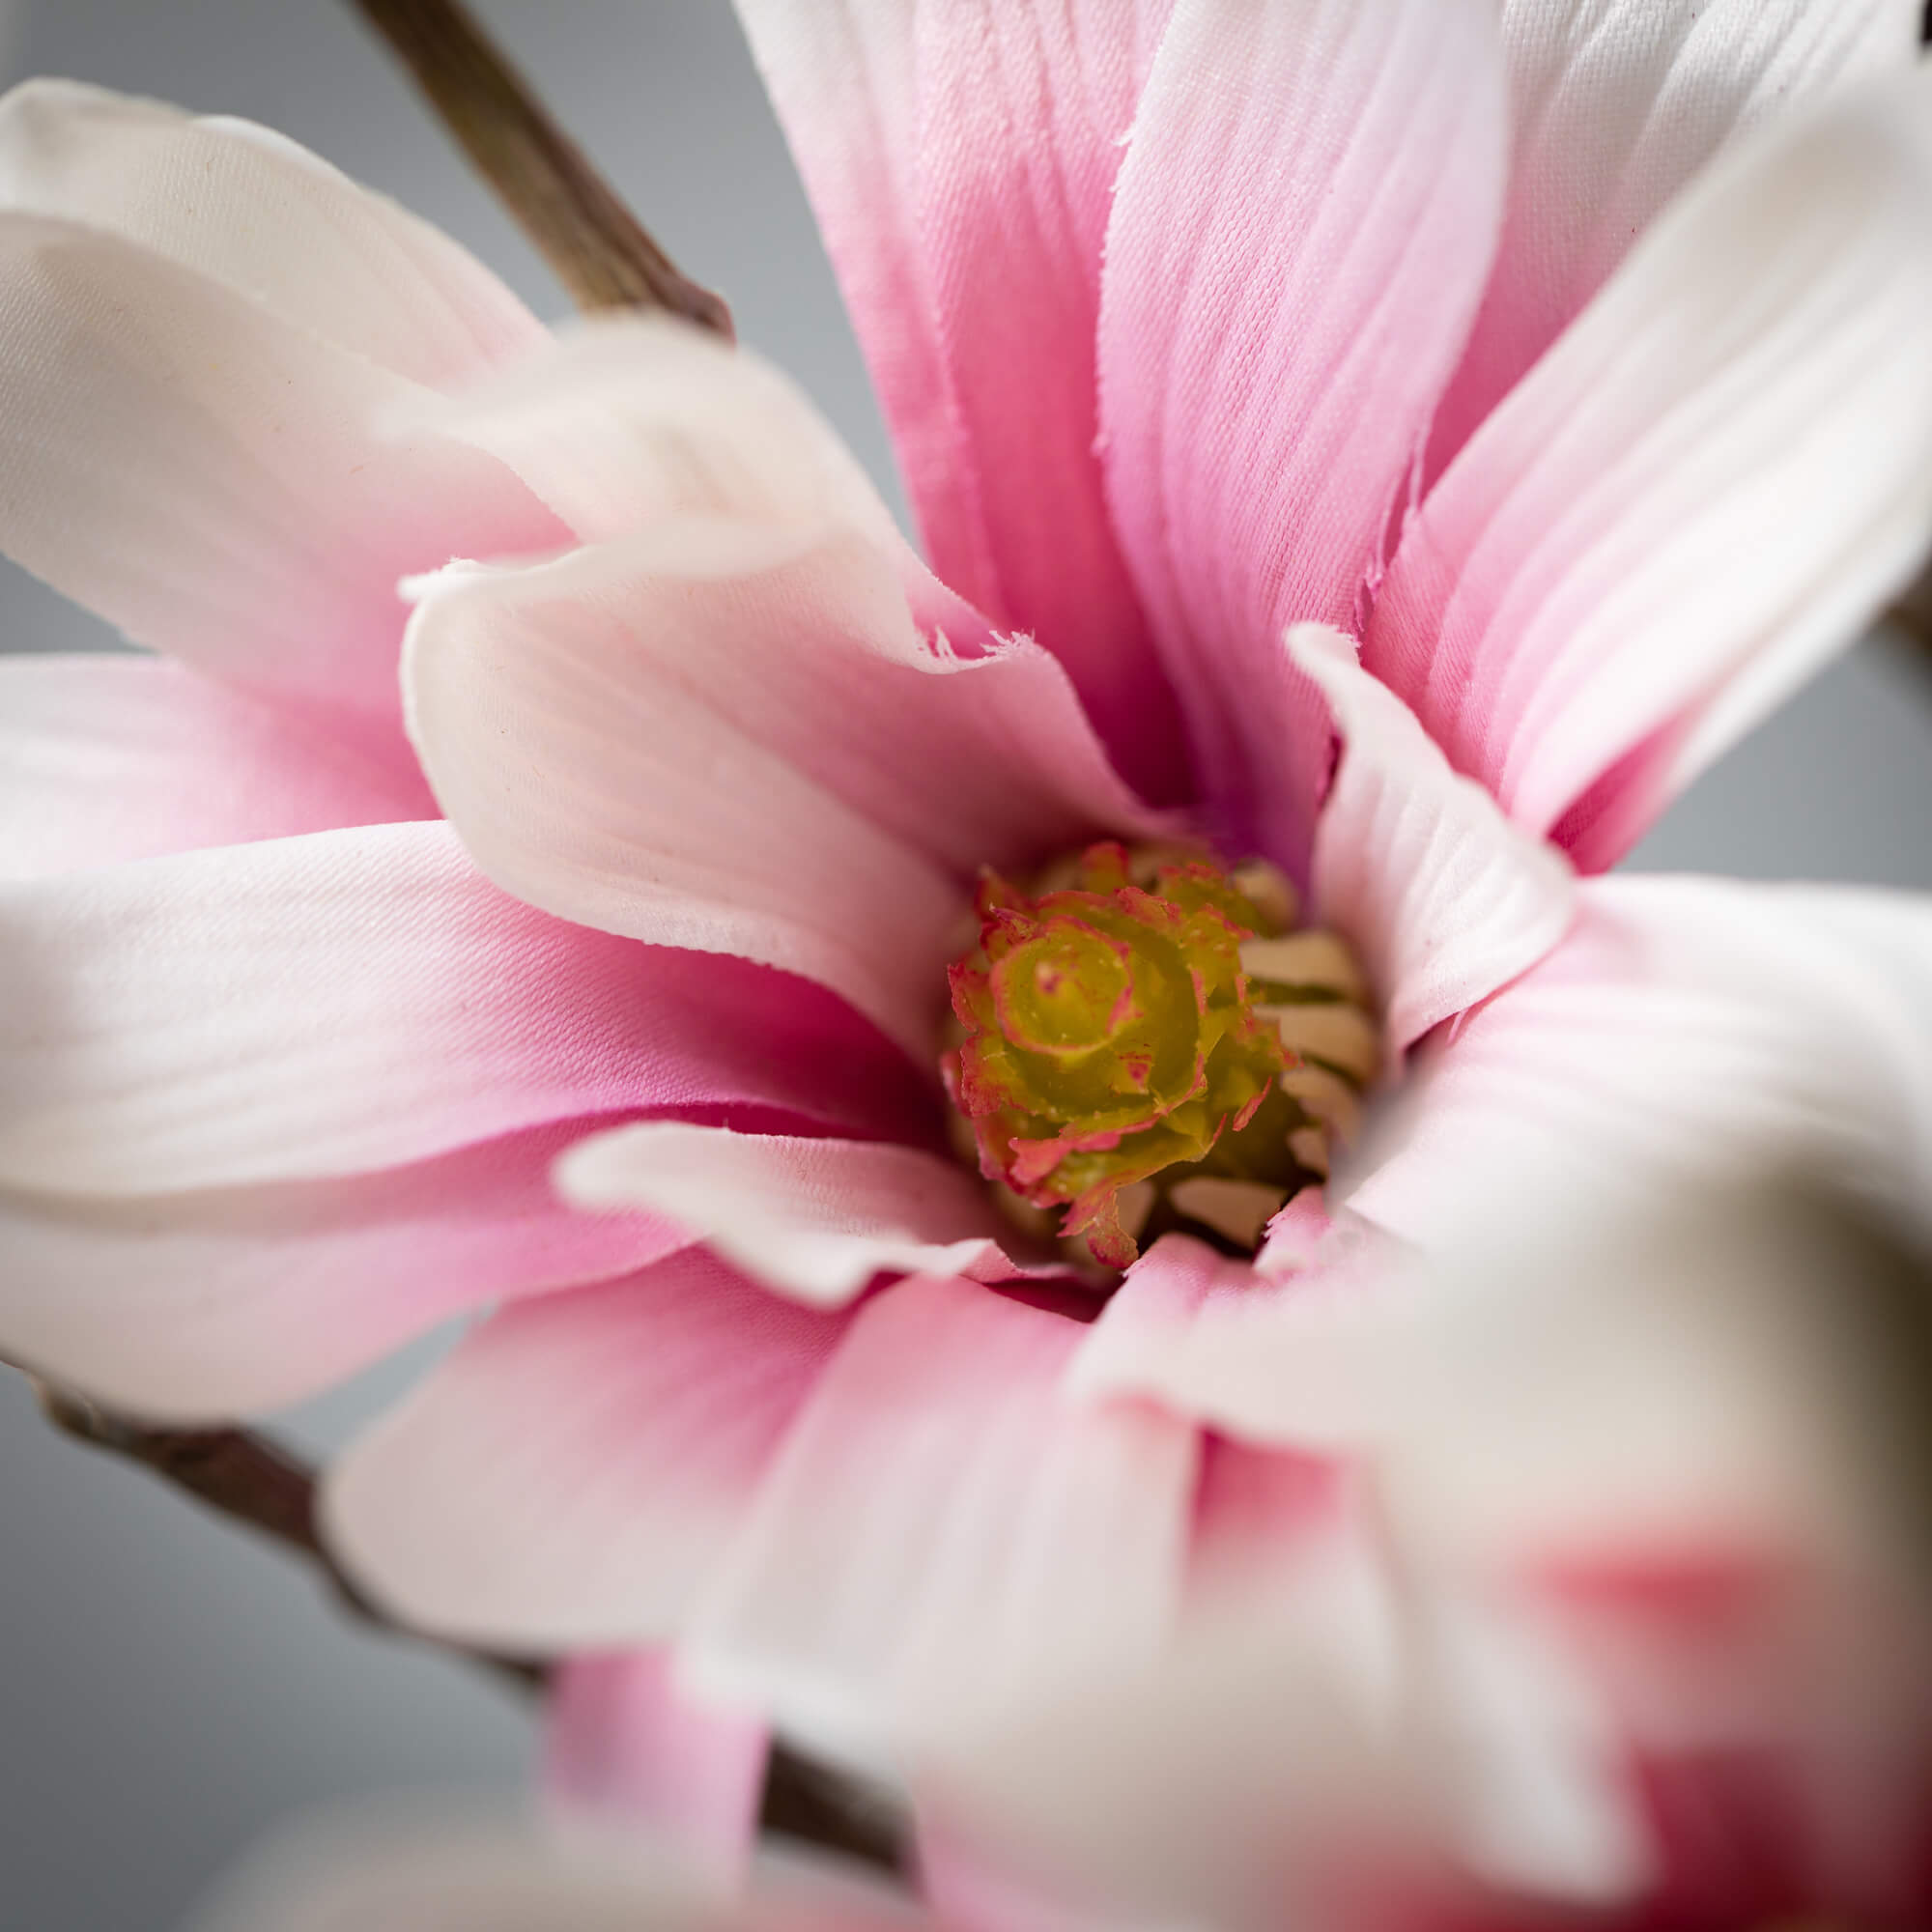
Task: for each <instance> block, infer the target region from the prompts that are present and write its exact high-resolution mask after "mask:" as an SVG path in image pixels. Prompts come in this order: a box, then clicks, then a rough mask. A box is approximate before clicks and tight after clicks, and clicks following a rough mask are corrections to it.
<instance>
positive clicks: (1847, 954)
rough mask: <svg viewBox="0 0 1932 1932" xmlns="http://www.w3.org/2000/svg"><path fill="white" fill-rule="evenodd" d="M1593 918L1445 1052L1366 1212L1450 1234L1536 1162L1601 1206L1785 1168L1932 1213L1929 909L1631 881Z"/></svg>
mask: <svg viewBox="0 0 1932 1932" xmlns="http://www.w3.org/2000/svg"><path fill="white" fill-rule="evenodd" d="M1578 908H1579V917H1578V921H1577V927H1576V929H1575V931H1574V932H1573V934H1572V936H1571V938H1570V940H1569V941H1568V943H1566V944H1565V945H1564V946H1563V947H1561V948H1560V949H1559V950H1558V951H1557V952H1554V953H1552V954H1551V955H1550V956H1549V957H1548V959H1546V960H1545V961H1544V962H1543V964H1542V965H1541V966H1539V967H1538V968H1537V969H1536V970H1535V971H1534V972H1532V973H1530V974H1528V975H1526V976H1525V977H1524V978H1523V979H1522V980H1519V981H1518V982H1517V983H1516V984H1515V985H1514V986H1512V987H1510V988H1508V989H1507V990H1505V991H1504V992H1502V993H1500V994H1498V995H1497V996H1496V997H1495V998H1494V999H1493V1000H1492V1001H1491V1002H1490V1003H1489V1004H1488V1005H1487V1006H1485V1007H1483V1008H1482V1009H1479V1010H1478V1011H1476V1012H1474V1013H1472V1014H1470V1015H1468V1016H1467V1017H1466V1018H1465V1019H1464V1020H1463V1023H1462V1025H1461V1026H1460V1027H1459V1028H1458V1029H1457V1030H1456V1032H1455V1035H1454V1037H1453V1038H1452V1039H1450V1040H1449V1041H1448V1042H1446V1043H1445V1044H1444V1045H1443V1046H1442V1047H1441V1048H1440V1049H1439V1054H1438V1056H1437V1057H1436V1059H1435V1065H1434V1066H1433V1067H1432V1068H1431V1069H1430V1070H1428V1071H1427V1072H1426V1073H1425V1075H1424V1077H1423V1078H1422V1080H1421V1082H1420V1083H1419V1086H1418V1091H1417V1093H1416V1094H1415V1095H1414V1097H1413V1099H1412V1101H1411V1102H1410V1106H1409V1110H1408V1120H1407V1122H1406V1126H1407V1131H1406V1135H1405V1136H1404V1137H1403V1138H1402V1139H1401V1140H1400V1141H1399V1143H1398V1144H1397V1145H1396V1146H1395V1147H1393V1148H1391V1149H1390V1150H1389V1151H1388V1154H1387V1157H1386V1158H1385V1159H1383V1160H1382V1161H1381V1162H1380V1164H1379V1165H1377V1166H1375V1167H1372V1168H1371V1169H1370V1170H1369V1171H1368V1172H1366V1173H1365V1174H1364V1175H1363V1176H1362V1178H1361V1180H1360V1184H1359V1186H1358V1187H1357V1188H1356V1189H1355V1191H1354V1192H1353V1194H1352V1195H1351V1196H1350V1208H1352V1209H1353V1210H1354V1211H1355V1212H1357V1213H1359V1214H1361V1215H1363V1216H1365V1217H1367V1218H1368V1219H1370V1220H1372V1221H1374V1222H1376V1223H1378V1225H1380V1226H1382V1227H1385V1228H1386V1229H1388V1230H1389V1231H1390V1232H1391V1233H1393V1234H1396V1235H1398V1236H1405V1237H1422V1238H1427V1239H1431V1240H1435V1241H1445V1240H1448V1239H1450V1238H1452V1237H1453V1236H1454V1235H1455V1234H1456V1231H1457V1230H1458V1229H1459V1228H1461V1227H1463V1225H1464V1222H1465V1220H1466V1215H1467V1212H1469V1211H1473V1209H1472V1208H1471V1209H1467V1210H1465V1209H1464V1208H1462V1207H1460V1206H1459V1204H1460V1203H1471V1204H1473V1203H1474V1202H1476V1201H1477V1200H1478V1199H1479V1198H1480V1197H1481V1196H1482V1192H1483V1190H1482V1187H1481V1180H1482V1177H1484V1176H1485V1175H1492V1174H1508V1173H1510V1172H1512V1171H1514V1170H1515V1169H1517V1168H1518V1167H1522V1168H1523V1169H1524V1171H1525V1172H1530V1173H1535V1174H1537V1175H1539V1176H1542V1177H1544V1178H1545V1181H1546V1183H1547V1184H1548V1185H1549V1186H1551V1187H1554V1186H1557V1185H1559V1184H1560V1185H1563V1186H1567V1187H1570V1188H1572V1189H1573V1190H1575V1191H1576V1192H1577V1194H1578V1195H1579V1196H1580V1198H1581V1199H1582V1200H1584V1201H1596V1200H1600V1199H1602V1198H1604V1197H1605V1195H1606V1194H1608V1195H1610V1196H1612V1197H1620V1198H1628V1199H1636V1200H1641V1199H1642V1198H1643V1197H1644V1195H1645V1193H1646V1191H1647V1190H1649V1189H1652V1188H1654V1187H1656V1186H1658V1185H1659V1184H1660V1182H1661V1181H1662V1179H1665V1178H1670V1179H1672V1181H1673V1184H1674V1185H1677V1186H1682V1185H1685V1184H1687V1183H1689V1182H1690V1180H1692V1179H1703V1180H1705V1181H1707V1182H1710V1183H1713V1184H1714V1183H1715V1182H1717V1181H1718V1180H1720V1179H1735V1178H1736V1177H1737V1176H1738V1175H1740V1174H1741V1173H1747V1172H1750V1171H1752V1170H1753V1169H1754V1168H1755V1169H1760V1170H1761V1169H1763V1168H1764V1167H1766V1166H1780V1165H1782V1166H1788V1167H1790V1168H1792V1169H1793V1170H1795V1171H1798V1172H1802V1173H1804V1174H1805V1175H1807V1176H1808V1177H1810V1178H1811V1179H1813V1180H1814V1181H1816V1182H1817V1183H1818V1184H1821V1185H1836V1186H1842V1187H1844V1188H1845V1189H1846V1190H1847V1191H1849V1192H1850V1194H1851V1195H1852V1196H1853V1198H1855V1199H1856V1198H1866V1199H1869V1200H1871V1201H1872V1202H1874V1203H1875V1204H1877V1205H1878V1206H1880V1207H1882V1208H1884V1209H1885V1210H1886V1211H1888V1212H1892V1213H1896V1214H1899V1215H1901V1216H1903V1217H1904V1219H1905V1221H1906V1222H1907V1224H1908V1225H1917V1226H1919V1227H1921V1228H1922V1227H1924V1226H1925V1225H1926V1224H1927V1218H1928V1217H1927V1208H1926V1203H1927V1202H1928V1200H1932V1188H1929V1187H1928V1179H1932V1040H1928V1039H1927V1037H1926V1035H1925V1030H1924V1025H1923V1014H1924V1011H1925V999H1926V992H1927V987H1928V984H1932V907H1928V906H1927V905H1926V904H1925V903H1923V902H1922V901H1920V900H1918V899H1914V898H1909V897H1905V896H1902V895H1891V894H1886V893H1880V892H1868V891H1861V890H1858V889H1856V888H1849V887H1847V888H1832V887H1823V886H1818V887H1809V886H1786V887H1765V886H1747V885H1741V884H1737V883H1734V882H1730V881H1725V880H1718V879H1691V878H1683V879H1675V878H1637V877H1622V876H1619V877H1615V878H1607V879H1598V880H1592V881H1589V882H1587V883H1586V885H1585V886H1584V887H1583V888H1581V889H1580V891H1579V898H1578ZM1555 1198H1560V1197H1555Z"/></svg>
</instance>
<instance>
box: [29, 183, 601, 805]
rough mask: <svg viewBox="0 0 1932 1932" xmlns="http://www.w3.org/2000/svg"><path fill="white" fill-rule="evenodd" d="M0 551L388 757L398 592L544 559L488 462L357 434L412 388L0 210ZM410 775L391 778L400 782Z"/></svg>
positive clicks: (103, 247)
mask: <svg viewBox="0 0 1932 1932" xmlns="http://www.w3.org/2000/svg"><path fill="white" fill-rule="evenodd" d="M0 299H4V301H5V304H6V310H7V315H8V318H9V338H8V339H9V343H10V348H11V353H10V355H9V356H8V358H7V362H6V367H5V369H4V370H0V484H4V487H3V488H0V545H4V547H5V549H6V551H7V553H8V554H10V555H11V556H13V557H14V558H15V559H16V560H17V561H19V562H20V563H23V564H25V565H26V567H27V568H28V569H29V570H31V571H33V572H34V573H35V575H36V576H39V577H42V578H44V579H45V580H46V581H47V582H49V583H51V584H52V585H53V586H54V588H55V589H57V590H60V591H63V592H65V593H66V594H67V595H68V596H70V597H72V598H74V599H75V600H76V601H78V602H80V603H82V604H85V605H86V606H87V607H88V608H89V609H90V610H93V611H98V612H99V614H100V615H101V616H103V617H105V618H106V619H107V620H108V621H109V622H110V623H113V624H116V625H118V626H119V627H120V628H121V629H122V630H123V631H124V632H126V633H127V635H128V637H129V638H131V639H134V640H135V641H136V642H138V643H144V644H150V645H153V646H154V647H155V648H156V649H159V650H163V651H167V652H169V653H171V654H173V655H174V656H177V657H179V658H181V659H183V660H184V661H185V662H187V663H190V664H192V665H194V666H196V667H197V668H200V669H203V670H209V671H213V672H215V673H217V674H219V675H220V676H222V677H224V678H227V679H230V680H232V681H234V682H235V683H238V684H241V685H245V686H249V687H252V688H255V689H257V690H260V691H262V692H264V693H268V694H271V695H273V696H276V697H277V698H280V699H298V700H300V701H302V702H304V703H307V704H312V705H314V706H316V707H317V708H318V709H320V710H323V711H326V712H327V713H328V714H330V716H331V717H332V718H333V719H334V720H336V721H338V725H339V728H344V729H350V730H353V731H355V732H356V733H358V734H360V735H361V736H362V737H364V738H366V739H367V740H368V742H369V743H370V745H371V746H373V747H374V748H375V749H376V750H377V751H378V752H380V753H382V754H383V755H384V756H387V757H393V758H395V759H397V760H399V761H401V760H407V759H408V757H409V753H408V751H407V750H406V748H404V747H403V746H402V745H401V744H400V743H399V742H398V740H397V737H396V733H395V719H396V712H397V692H396V653H397V647H398V642H399V639H400V638H401V636H402V628H403V620H404V617H405V615H406V613H405V611H404V610H403V607H402V606H401V604H400V603H399V602H398V600H397V597H396V583H397V580H398V579H399V578H401V577H402V576H404V575H405V574H406V573H408V572H411V571H421V570H427V569H434V568H436V567H438V566H440V565H441V564H443V563H446V562H447V561H448V560H449V558H450V557H451V556H452V555H456V554H461V555H467V556H477V555H490V554H497V553H526V552H529V551H531V550H537V549H550V548H554V546H555V545H556V544H557V543H559V542H560V541H562V540H563V534H564V533H563V530H562V526H560V525H559V524H558V523H557V522H556V520H555V519H554V517H553V516H552V515H551V514H550V512H549V511H547V510H546V509H544V508H543V506H542V505H541V504H540V503H538V502H537V501H536V499H535V498H534V497H531V496H530V494H529V492H528V491H527V490H526V489H525V488H524V486H523V485H522V484H521V483H519V482H518V481H517V479H516V478H515V477H514V476H512V475H511V474H510V473H509V472H508V471H507V470H506V469H503V468H502V466H501V465H500V464H498V463H496V462H495V461H493V460H492V459H490V458H488V457H485V456H483V455H481V454H480V453H478V452H477V451H475V450H471V449H465V448H463V447H461V446H460V445H458V444H454V443H448V442H444V441H442V440H440V439H437V438H433V437H423V436H418V437H415V438H413V439H412V440H408V441H406V442H383V441H378V440H376V439H375V438H374V436H373V435H372V434H371V433H370V432H369V431H368V430H367V429H366V428H365V425H366V424H367V423H368V422H370V421H371V420H372V419H373V418H374V417H375V416H376V415H377V414H379V413H380V412H383V411H384V410H385V409H393V408H394V407H395V406H396V404H397V402H398V401H399V399H402V398H405V397H407V396H408V395H409V394H410V393H411V391H412V384H409V383H408V382H406V381H405V380H404V379H403V378H402V377H400V376H394V375H391V374H389V373H388V372H386V371H385V370H383V369H381V368H379V367H378V366H377V365H376V364H375V363H373V362H371V361H370V360H368V359H367V358H366V357H365V356H363V355H359V354H356V353H355V352H353V351H351V350H348V349H342V348H338V347H336V346H335V345H333V344H331V343H329V342H327V341H325V340H324V339H323V338H322V337H320V336H318V335H316V334H314V333H312V332H311V331H310V330H309V329H308V328H307V327H303V326H301V325H299V324H298V323H295V322H290V321H286V320H284V319H282V318H281V317H279V316H276V315H274V314H271V313H270V311H268V310H267V309H265V308H263V307H262V306H260V305H259V304H258V303H256V302H254V301H251V300H250V299H249V298H247V297H245V296H242V295H241V294H238V293H237V292H236V291H235V290H233V289H231V288H228V287H225V286H223V285H222V284H221V283H219V282H217V281H213V280H211V279H210V278H208V277H207V276H204V275H200V274H197V273H195V272H194V271H193V270H189V269H185V268H184V267H182V266H181V265H180V264H179V263H176V262H171V261H169V260H167V259H166V258H165V257H164V256H161V255H159V254H156V253H154V252H152V251H151V250H149V249H146V248H143V247H141V246H139V245H137V244H136V243H134V242H131V241H125V240H123V239H122V238H120V237H118V236H115V235H110V234H108V233H106V232H105V231H102V230H98V229H91V228H87V227H83V226H81V225H79V224H77V223H74V222H71V221H62V220H55V219H51V218H47V217H43V216H38V215H29V214H18V213H7V214H0ZM405 769H407V766H405Z"/></svg>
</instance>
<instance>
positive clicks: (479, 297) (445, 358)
mask: <svg viewBox="0 0 1932 1932" xmlns="http://www.w3.org/2000/svg"><path fill="white" fill-rule="evenodd" d="M0 208H7V209H12V210H14V211H16V212H18V213H23V214H44V215H52V216H55V217H58V218H60V219H63V220H68V221H75V222H81V223H84V224H86V225H87V226H89V227H93V228H99V229H104V230H107V231H108V232H110V233H112V234H115V235H120V236H123V237H125V238H126V239H127V240H128V241H134V242H138V243H139V244H140V245H141V246H142V247H144V248H151V249H153V250H154V251H155V252H156V254H159V255H165V256H167V257H168V258H169V259H170V260H172V261H175V262H178V263H180V264H181V265H182V267H184V268H185V269H192V270H195V271H196V272H197V273H199V274H202V275H205V276H207V277H209V278H210V279H211V280H213V281H216V282H221V283H224V284H225V285H226V286H227V287H229V288H231V289H234V290H235V291H237V292H238V293H239V294H241V295H244V296H247V297H249V298H252V299H253V300H255V301H258V302H260V303H261V304H262V305H263V306H264V307H265V308H268V309H270V310H272V311H273V312H274V313H275V314H276V315H277V316H279V317H280V318H281V319H282V320H283V321H284V322H288V323H293V324H296V325H297V326H298V327H302V328H306V329H313V330H314V331H315V332H316V333H317V334H318V335H322V336H326V337H327V339H328V340H329V341H330V342H333V343H336V344H339V345H340V346H341V347H342V348H344V349H349V350H353V351H355V353H356V354H357V355H366V356H367V357H369V359H370V360H371V361H373V362H376V363H379V364H381V366H382V367H384V369H390V370H393V371H394V372H395V373H396V374H397V375H399V376H407V377H409V378H411V379H412V381H415V382H419V383H430V384H446V383H454V382H460V381H463V380H465V379H466V378H469V377H473V376H475V375H477V374H480V373H481V372H483V371H484V370H487V369H488V368H489V367H490V366H491V365H492V364H493V363H497V362H500V361H503V360H505V359H506V358H508V357H510V356H513V355H520V354H522V353H524V352H526V351H527V350H528V349H530V348H532V347H533V346H535V345H536V344H537V343H540V342H541V341H543V340H544V335H545V331H544V328H543V325H542V324H541V323H539V322H538V321H537V319H536V318H535V317H534V316H533V315H531V314H530V312H529V311H528V310H527V309H526V308H525V306H524V305H523V303H522V302H520V301H519V300H518V299H517V298H516V297H515V296H513V295H512V294H511V293H510V291H509V290H508V289H507V288H505V287H504V286H503V284H502V283H501V282H499V281H498V280H497V277H496V276H495V275H493V274H492V273H491V272H490V270H488V269H486V268H484V266H483V265H482V263H480V262H479V261H477V260H476V259H475V257H474V256H472V255H471V254H470V253H469V251H468V250H467V249H465V248H463V247H462V246H460V245H459V244H458V243H457V242H455V241H451V240H450V239H449V237H448V236H446V235H443V234H441V233H440V231H439V230H437V229H435V228H432V227H431V226H430V224H429V223H428V222H426V221H419V220H417V218H416V217H415V216H414V215H412V214H411V213H409V212H408V211H407V210H406V209H403V208H400V207H398V206H397V205H396V203H394V202H392V201H390V200H389V199H388V198H387V197H386V196H384V195H380V194H374V193H371V192H370V191H369V190H368V189H366V188H362V187H358V186H357V185H355V183H354V182H353V181H351V180H350V179H349V178H348V176H347V175H344V174H342V173H340V172H339V171H338V170H337V169H335V168H333V167H331V166H330V165H329V164H328V163H327V161H325V160H323V159H322V158H321V157H320V156H315V155H311V154H310V153H308V151H307V150H306V149H304V148H302V147H299V146H298V144H297V143H296V142H294V141H291V140H290V139H288V137H287V136H286V135H283V134H278V133H276V132H274V131H273V130H272V129H271V128H260V127H257V126H255V125H254V124H253V123H252V122H248V121H237V120H231V119H228V118H226V117H211V116H195V115H190V114H185V113H183V112H182V111H181V109H180V108H177V107H168V106H165V105H163V104H162V103H161V102H159V101H156V100H140V99H132V98H130V97H128V96H127V95H121V94H113V93H110V92H108V90H107V89H105V88H99V87H89V86H86V85H84V84H82V83H81V82H79V81H72V80H43V79H37V80H29V81H26V82H23V83H22V84H21V85H20V86H18V87H16V88H14V90H13V92H12V93H10V94H9V95H7V96H6V98H5V99H0Z"/></svg>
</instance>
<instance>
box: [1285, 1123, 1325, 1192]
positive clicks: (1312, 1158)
mask: <svg viewBox="0 0 1932 1932" xmlns="http://www.w3.org/2000/svg"><path fill="white" fill-rule="evenodd" d="M1288 1151H1289V1152H1290V1153H1292V1154H1293V1156H1294V1158H1295V1160H1296V1161H1297V1162H1298V1163H1299V1164H1300V1165H1301V1166H1303V1167H1305V1168H1306V1169H1307V1170H1308V1172H1309V1173H1310V1174H1313V1175H1317V1176H1319V1177H1320V1178H1321V1179H1323V1180H1326V1179H1328V1136H1327V1134H1326V1133H1325V1132H1324V1131H1323V1130H1322V1129H1321V1128H1320V1127H1296V1128H1295V1130H1294V1131H1293V1133H1292V1134H1290V1135H1289V1137H1288Z"/></svg>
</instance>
